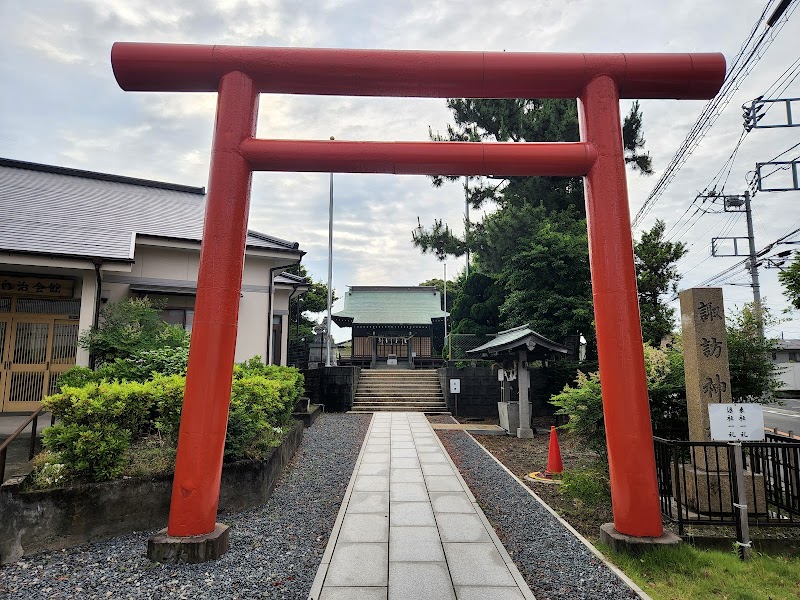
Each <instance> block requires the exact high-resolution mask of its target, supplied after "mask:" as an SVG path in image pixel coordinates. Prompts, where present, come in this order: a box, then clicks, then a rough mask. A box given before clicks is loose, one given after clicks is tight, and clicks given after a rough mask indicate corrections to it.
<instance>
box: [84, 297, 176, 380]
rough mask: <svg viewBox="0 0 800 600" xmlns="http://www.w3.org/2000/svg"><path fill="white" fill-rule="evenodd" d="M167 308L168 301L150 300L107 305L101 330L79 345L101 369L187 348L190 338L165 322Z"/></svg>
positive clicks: (86, 336)
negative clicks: (138, 355) (163, 314)
mask: <svg viewBox="0 0 800 600" xmlns="http://www.w3.org/2000/svg"><path fill="white" fill-rule="evenodd" d="M165 306H166V300H163V301H162V300H151V299H150V298H149V297H147V296H145V297H144V298H126V299H125V300H122V301H121V302H115V303H111V304H106V305H105V306H104V307H103V308H102V309H101V311H100V324H99V326H98V327H92V328H91V329H88V330H86V331H84V332H83V333H81V335H80V337H79V338H78V345H79V346H80V347H81V348H84V349H85V350H88V351H89V354H90V355H91V356H92V358H93V360H94V361H95V364H97V365H102V364H105V363H111V362H114V360H115V359H117V358H120V359H126V358H128V357H131V356H133V355H134V354H135V353H137V352H141V351H144V350H156V349H158V348H180V347H185V346H186V345H187V344H188V339H189V334H188V333H186V332H185V331H184V330H183V328H182V327H180V326H177V325H170V324H168V323H166V322H164V321H163V320H162V319H161V314H160V313H161V311H162V310H163V309H164V307H165Z"/></svg>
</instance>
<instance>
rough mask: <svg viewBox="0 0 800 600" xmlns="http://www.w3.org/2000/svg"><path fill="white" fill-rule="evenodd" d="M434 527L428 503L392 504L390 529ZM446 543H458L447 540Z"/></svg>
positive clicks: (431, 510)
mask: <svg viewBox="0 0 800 600" xmlns="http://www.w3.org/2000/svg"><path fill="white" fill-rule="evenodd" d="M424 525H428V526H430V525H434V526H435V525H436V519H435V518H434V516H433V509H432V508H431V503H430V502H392V512H391V514H390V515H389V526H390V527H414V526H424ZM448 541H453V542H454V541H459V540H453V539H449V540H448Z"/></svg>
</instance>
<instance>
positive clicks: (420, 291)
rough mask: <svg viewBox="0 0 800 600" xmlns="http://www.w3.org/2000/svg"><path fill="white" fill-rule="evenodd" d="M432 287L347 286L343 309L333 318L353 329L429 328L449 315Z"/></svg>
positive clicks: (436, 291) (339, 323)
mask: <svg viewBox="0 0 800 600" xmlns="http://www.w3.org/2000/svg"><path fill="white" fill-rule="evenodd" d="M441 305H442V304H441V296H440V294H439V291H438V290H437V289H436V288H435V287H423V286H350V288H349V289H348V291H347V293H346V294H345V295H344V308H343V309H342V310H341V311H339V312H337V313H335V314H334V315H332V317H333V320H334V321H335V322H336V324H337V325H339V326H341V327H352V326H353V325H430V324H431V322H432V321H433V320H434V319H443V318H444V317H445V316H446V315H447V314H448V313H446V312H444V311H443V310H442V308H441Z"/></svg>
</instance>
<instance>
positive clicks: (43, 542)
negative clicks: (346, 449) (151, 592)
mask: <svg viewBox="0 0 800 600" xmlns="http://www.w3.org/2000/svg"><path fill="white" fill-rule="evenodd" d="M302 439H303V424H302V423H300V422H296V423H295V427H294V428H293V429H292V431H291V432H290V433H289V435H288V436H287V437H286V438H285V439H284V441H283V444H281V446H279V447H278V448H276V449H275V450H274V451H273V452H272V454H271V455H270V456H269V457H267V458H265V459H264V460H248V461H241V462H238V463H231V464H227V465H225V466H224V467H223V469H222V486H221V490H220V502H219V511H220V512H234V511H241V510H244V509H246V508H250V507H253V506H258V505H259V504H263V503H264V502H265V501H266V500H267V499H268V498H269V497H270V495H271V494H272V491H273V490H274V489H275V485H276V484H277V481H278V479H279V478H280V475H281V473H282V472H283V469H284V467H285V466H286V464H287V463H288V462H289V459H290V458H291V457H292V455H293V454H294V452H295V450H296V449H297V447H298V446H299V445H300V442H301V441H302ZM171 493H172V474H168V475H162V476H159V477H153V478H148V479H138V478H137V479H123V480H116V481H109V482H105V483H94V484H85V485H80V486H75V487H70V488H59V489H54V490H44V491H38V492H23V491H21V490H20V484H19V482H18V481H17V480H16V479H10V480H9V481H7V482H6V483H5V484H3V486H2V487H0V515H2V516H3V518H2V519H1V520H0V564H5V563H9V562H13V561H15V560H17V559H18V558H19V557H21V556H24V555H27V554H32V553H35V552H41V551H43V550H57V549H60V548H66V547H68V546H74V545H77V544H83V543H86V542H90V541H100V540H105V539H109V538H112V537H115V536H117V535H122V534H126V533H130V532H132V531H148V530H157V529H160V528H162V527H164V526H165V525H166V523H167V518H168V516H169V503H170V497H171Z"/></svg>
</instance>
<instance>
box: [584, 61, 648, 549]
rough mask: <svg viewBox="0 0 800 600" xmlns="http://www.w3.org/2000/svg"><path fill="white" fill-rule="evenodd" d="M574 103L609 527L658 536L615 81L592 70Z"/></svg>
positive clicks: (640, 534)
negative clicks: (589, 150) (588, 164)
mask: <svg viewBox="0 0 800 600" xmlns="http://www.w3.org/2000/svg"><path fill="white" fill-rule="evenodd" d="M578 106H579V110H578V115H579V120H580V127H581V139H582V140H583V141H585V142H588V143H590V144H594V146H595V147H596V149H597V154H598V157H597V160H596V161H595V163H594V166H593V167H592V168H591V169H590V170H589V173H588V174H587V175H586V177H585V178H584V189H585V192H586V193H585V196H586V224H587V227H588V229H589V263H590V266H591V272H592V296H593V299H594V315H595V328H596V330H597V353H598V358H599V361H600V383H601V386H602V391H603V415H604V417H605V426H606V440H607V444H608V465H609V472H610V478H611V498H612V504H613V509H614V528H615V529H616V530H617V531H619V532H620V533H625V534H627V535H631V536H640V537H659V536H660V535H661V534H662V533H663V529H662V526H661V507H660V505H659V497H658V486H657V482H656V463H655V454H654V452H653V431H652V428H651V425H650V405H649V402H648V397H647V381H646V380H645V372H644V353H643V351H642V330H641V325H640V321H639V298H638V296H637V293H636V273H635V271H634V264H633V240H632V239H631V219H630V212H629V209H628V186H627V182H626V179H625V161H624V156H623V149H622V128H621V124H620V114H619V95H618V91H617V84H616V82H615V81H614V80H613V79H611V78H610V77H608V76H605V75H600V76H598V77H596V78H595V79H593V80H592V81H590V82H589V83H588V84H587V85H586V87H585V88H584V90H583V93H582V94H581V97H580V101H579V105H578Z"/></svg>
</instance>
